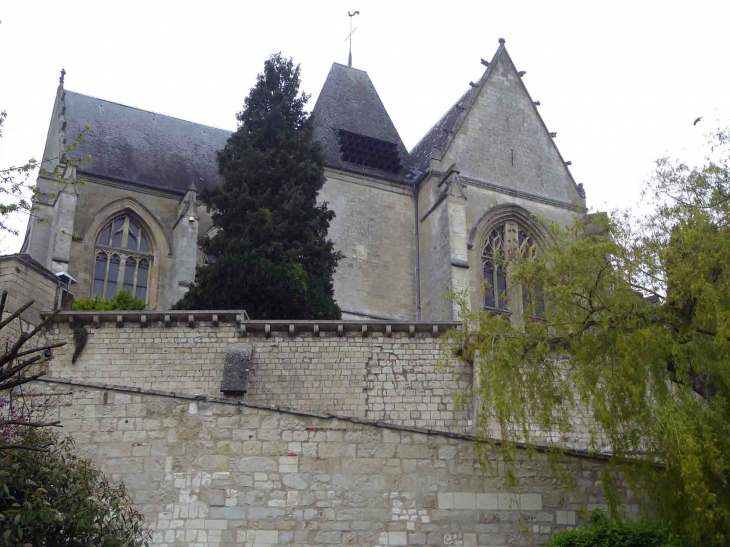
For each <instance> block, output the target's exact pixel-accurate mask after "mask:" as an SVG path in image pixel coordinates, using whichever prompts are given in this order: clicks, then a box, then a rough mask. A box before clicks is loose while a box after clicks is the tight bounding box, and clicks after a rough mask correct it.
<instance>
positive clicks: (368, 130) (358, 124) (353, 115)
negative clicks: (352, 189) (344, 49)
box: [313, 63, 410, 182]
mask: <svg viewBox="0 0 730 547" xmlns="http://www.w3.org/2000/svg"><path fill="white" fill-rule="evenodd" d="M313 113H314V140H316V141H318V142H320V144H321V145H322V149H323V151H324V156H325V162H326V164H327V165H328V166H330V167H333V168H336V169H342V170H345V171H352V172H355V173H362V174H365V175H370V176H374V177H378V178H382V179H387V180H392V181H396V182H407V180H406V175H407V174H408V169H407V166H408V165H409V164H410V160H409V156H408V150H407V149H406V147H405V146H404V145H403V141H402V140H401V138H400V135H399V134H398V131H397V130H396V129H395V126H394V125H393V121H392V120H391V119H390V116H389V115H388V112H387V111H386V109H385V106H384V105H383V102H382V101H381V100H380V97H379V96H378V92H377V91H376V90H375V86H374V85H373V82H372V81H371V80H370V76H368V73H367V72H365V71H364V70H359V69H356V68H350V67H347V66H345V65H341V64H339V63H334V64H333V65H332V68H331V69H330V72H329V74H328V76H327V80H326V81H325V83H324V86H323V87H322V91H321V92H320V94H319V97H318V98H317V103H316V104H315V105H314V110H313ZM339 129H344V130H345V131H350V132H352V133H357V134H360V135H365V136H367V137H372V138H375V139H379V140H382V141H387V142H390V143H395V144H396V145H397V148H398V154H399V156H400V158H401V162H402V163H403V166H404V167H403V169H402V170H401V171H400V173H398V174H394V173H388V172H387V171H383V170H380V169H375V168H372V167H365V166H363V165H358V164H356V163H351V162H346V161H343V160H342V159H341V157H340V145H339V142H338V137H337V130H339Z"/></svg>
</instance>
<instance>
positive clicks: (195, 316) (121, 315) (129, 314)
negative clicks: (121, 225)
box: [41, 310, 462, 336]
mask: <svg viewBox="0 0 730 547" xmlns="http://www.w3.org/2000/svg"><path fill="white" fill-rule="evenodd" d="M50 313H51V312H48V311H44V312H42V313H41V316H42V317H43V318H45V317H47V316H48V315H50ZM245 313H246V312H244V311H237V310H204V311H195V310H192V311H177V310H175V311H106V312H102V311H64V312H60V313H59V314H58V315H56V317H54V319H53V322H54V323H69V324H76V323H91V324H93V325H94V326H95V327H97V328H98V327H100V326H101V324H102V323H114V324H115V325H116V326H118V327H122V326H125V325H135V324H136V325H140V326H141V327H145V326H149V325H151V324H152V323H160V324H162V325H164V326H165V327H172V326H173V325H174V326H186V327H190V328H195V327H196V326H198V325H199V323H201V322H205V323H209V324H210V325H211V326H213V327H217V326H219V325H220V324H221V323H224V324H225V323H229V324H236V325H237V327H238V329H239V332H240V333H241V334H243V335H246V334H249V333H251V334H254V333H256V334H263V335H265V336H270V335H271V334H272V333H282V334H287V335H290V336H293V335H296V334H304V333H312V334H313V335H314V336H320V335H322V334H323V333H332V334H335V335H338V336H343V335H344V334H345V333H353V332H356V333H358V334H361V335H362V336H367V335H369V334H378V335H381V336H382V335H384V336H392V335H393V334H394V333H398V332H403V333H408V334H409V335H410V336H415V335H416V334H419V333H429V334H431V335H433V336H440V335H442V334H444V333H446V332H447V331H448V330H449V329H453V328H460V327H461V325H462V323H460V322H458V321H439V322H427V323H422V322H418V321H389V320H388V321H314V320H312V321H310V320H307V321H282V320H278V321H273V320H266V321H252V320H249V319H247V316H246V315H245Z"/></svg>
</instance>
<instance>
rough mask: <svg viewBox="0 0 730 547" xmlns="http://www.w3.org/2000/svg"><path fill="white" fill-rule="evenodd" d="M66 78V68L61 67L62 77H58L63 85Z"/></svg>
mask: <svg viewBox="0 0 730 547" xmlns="http://www.w3.org/2000/svg"><path fill="white" fill-rule="evenodd" d="M65 79H66V69H65V68H62V69H61V77H60V78H59V79H58V83H59V84H61V85H63V81H64V80H65Z"/></svg>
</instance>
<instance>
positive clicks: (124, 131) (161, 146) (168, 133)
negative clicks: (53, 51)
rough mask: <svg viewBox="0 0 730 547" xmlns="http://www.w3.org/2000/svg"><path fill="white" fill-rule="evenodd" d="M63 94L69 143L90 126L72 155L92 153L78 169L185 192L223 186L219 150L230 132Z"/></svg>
mask: <svg viewBox="0 0 730 547" xmlns="http://www.w3.org/2000/svg"><path fill="white" fill-rule="evenodd" d="M62 93H65V98H64V103H65V109H66V110H65V119H66V135H67V136H68V137H67V139H68V141H69V142H71V141H72V140H73V139H74V138H75V137H76V136H77V135H78V134H79V133H80V132H81V131H82V130H83V129H84V127H85V126H86V125H88V126H90V127H91V129H90V130H89V131H88V132H87V133H86V137H85V140H84V141H83V142H81V143H80V146H79V149H78V150H77V151H76V152H74V153H73V155H74V156H76V157H85V156H87V155H91V158H92V161H91V162H90V163H83V164H82V165H81V166H80V167H79V171H81V172H83V173H86V174H89V175H94V176H99V177H103V178H109V179H115V180H120V181H122V182H127V183H131V184H137V185H141V186H148V187H153V188H157V189H160V190H165V191H172V192H175V193H180V194H184V193H185V191H186V190H187V188H188V187H189V186H190V184H191V183H195V185H196V186H197V188H198V189H199V190H202V189H203V188H205V187H206V186H210V185H215V184H219V183H220V181H221V178H220V176H219V175H218V164H217V162H216V152H217V151H218V150H220V149H222V148H223V147H224V146H225V144H226V141H227V140H228V137H230V136H231V132H230V131H226V130H224V129H216V128H214V127H208V126H205V125H200V124H197V123H193V122H188V121H185V120H180V119H178V118H173V117H171V116H164V115H162V114H156V113H154V112H148V111H146V110H140V109H138V108H132V107H129V106H125V105H122V104H118V103H113V102H110V101H105V100H102V99H97V98H95V97H89V96H87V95H82V94H81V93H74V92H72V91H62Z"/></svg>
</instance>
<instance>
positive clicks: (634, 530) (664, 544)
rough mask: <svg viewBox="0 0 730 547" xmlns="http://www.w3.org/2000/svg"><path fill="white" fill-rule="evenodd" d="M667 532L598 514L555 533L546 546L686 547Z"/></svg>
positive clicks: (663, 529)
mask: <svg viewBox="0 0 730 547" xmlns="http://www.w3.org/2000/svg"><path fill="white" fill-rule="evenodd" d="M685 546H689V544H688V543H686V542H684V541H682V540H680V539H679V538H678V537H677V536H676V535H674V534H672V533H671V532H670V531H669V530H668V529H666V528H661V527H658V526H651V525H646V524H631V523H626V524H623V523H614V524H610V523H609V522H608V520H607V519H606V518H605V517H604V516H603V515H602V514H601V513H600V511H597V512H596V513H593V515H591V522H590V524H589V525H587V526H582V527H580V528H577V529H575V530H568V531H566V532H561V533H559V534H556V535H555V536H554V537H553V538H552V539H551V540H550V541H549V542H547V543H546V544H545V547H685Z"/></svg>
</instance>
